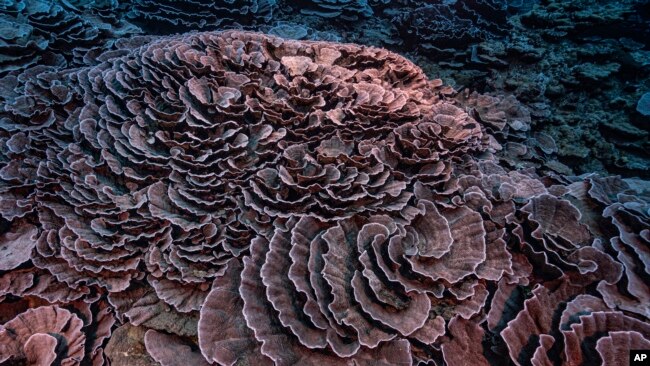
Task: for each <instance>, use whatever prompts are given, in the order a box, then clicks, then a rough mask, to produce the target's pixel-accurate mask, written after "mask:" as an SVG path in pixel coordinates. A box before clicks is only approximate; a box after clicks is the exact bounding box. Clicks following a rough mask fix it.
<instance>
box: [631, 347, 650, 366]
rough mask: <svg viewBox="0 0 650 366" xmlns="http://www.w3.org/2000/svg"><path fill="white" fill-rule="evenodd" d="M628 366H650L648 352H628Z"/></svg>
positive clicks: (649, 352)
mask: <svg viewBox="0 0 650 366" xmlns="http://www.w3.org/2000/svg"><path fill="white" fill-rule="evenodd" d="M630 366H650V350H648V351H643V350H630Z"/></svg>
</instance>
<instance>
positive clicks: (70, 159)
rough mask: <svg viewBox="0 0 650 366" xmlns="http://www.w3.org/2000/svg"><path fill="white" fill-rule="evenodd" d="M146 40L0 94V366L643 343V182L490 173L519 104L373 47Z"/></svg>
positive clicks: (247, 36) (374, 358) (619, 354)
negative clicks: (454, 84) (449, 82)
mask: <svg viewBox="0 0 650 366" xmlns="http://www.w3.org/2000/svg"><path fill="white" fill-rule="evenodd" d="M161 10H162V9H161ZM144 41H145V40H144V39H134V40H132V41H129V42H122V43H119V44H116V45H114V46H113V48H114V49H113V50H112V51H110V52H109V53H107V54H104V55H102V56H100V57H99V58H97V59H95V60H93V61H92V62H91V64H92V65H91V66H86V67H80V68H68V69H65V68H63V69H62V68H59V67H56V66H52V67H47V66H41V67H36V68H31V69H29V70H28V71H27V72H26V73H23V74H19V75H15V74H12V75H10V76H7V77H5V78H4V79H2V82H3V90H5V91H7V93H5V95H4V96H3V100H2V106H3V108H2V110H1V111H0V149H1V152H2V153H1V155H0V157H1V159H2V160H1V169H0V178H1V186H0V215H1V216H2V219H1V220H2V221H1V223H0V226H1V232H2V234H1V235H0V253H2V256H1V257H0V296H1V297H0V299H1V300H2V301H1V302H0V321H1V322H2V324H3V325H2V326H1V327H0V362H4V361H7V362H14V363H17V364H21V363H22V364H30V365H31V364H34V365H48V364H60V365H77V364H83V365H88V364H93V365H102V364H108V362H110V364H112V365H155V364H162V365H188V364H191V365H249V364H254V365H271V364H276V365H411V364H413V365H431V364H447V365H465V364H467V360H470V359H471V360H472V362H473V363H476V364H477V365H478V364H481V365H487V364H488V361H487V360H488V359H489V360H490V362H491V363H493V364H494V363H498V364H508V363H512V364H516V365H524V364H530V363H533V364H553V363H566V364H581V363H585V364H594V363H597V362H604V363H606V364H618V363H619V362H621V360H623V359H625V358H626V357H627V355H628V353H627V350H628V349H630V348H644V347H648V345H649V344H650V323H648V317H650V308H649V307H648V304H649V303H650V289H649V288H648V281H647V279H648V276H649V272H650V271H649V267H650V259H649V257H648V245H650V230H649V221H650V210H649V209H650V205H649V195H650V185H649V184H648V182H645V181H640V180H634V179H621V178H618V177H599V176H595V175H591V176H583V177H563V176H551V177H539V176H537V175H536V174H535V173H534V172H533V171H532V170H520V171H510V170H507V169H505V168H503V167H501V166H500V165H499V163H498V161H499V160H498V159H497V158H496V157H495V155H494V154H495V153H496V152H497V151H501V150H502V149H503V148H504V147H503V146H501V145H500V143H499V142H498V141H503V140H504V138H507V136H509V135H511V134H512V135H516V134H517V133H519V132H518V131H521V130H522V129H523V128H524V127H525V126H523V125H522V123H523V122H522V120H525V116H523V118H522V116H521V115H520V114H519V111H518V110H517V108H516V101H514V102H513V101H512V100H510V99H507V98H502V99H499V98H496V97H485V96H480V95H477V94H472V95H470V94H466V95H456V93H455V92H454V91H453V90H451V89H450V88H448V87H443V86H442V85H441V82H440V81H439V80H428V79H427V78H426V77H425V76H424V74H423V72H422V71H421V70H420V69H419V68H418V67H417V66H415V65H414V64H412V63H411V62H409V61H407V60H406V59H404V58H402V57H400V56H398V55H396V54H394V53H391V52H388V51H386V50H383V49H378V48H370V47H363V46H357V45H351V44H336V43H327V42H307V41H288V40H283V39H280V38H276V37H272V36H265V35H262V34H255V33H244V32H237V31H229V32H223V33H197V34H190V35H185V36H176V37H168V38H158V39H154V40H153V41H151V42H148V43H147V42H144ZM504 136H505V137H504ZM535 141H536V145H535V146H536V148H537V149H539V150H541V151H542V152H546V153H552V152H553V149H554V146H553V143H552V139H551V140H550V142H549V138H547V136H544V135H539V136H537V138H536V139H535ZM510 147H512V146H510Z"/></svg>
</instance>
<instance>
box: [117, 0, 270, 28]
mask: <svg viewBox="0 0 650 366" xmlns="http://www.w3.org/2000/svg"><path fill="white" fill-rule="evenodd" d="M129 5H130V9H129V11H128V13H127V14H126V17H127V18H128V19H130V20H131V21H132V22H133V23H134V24H137V25H138V26H139V27H141V28H142V29H144V30H145V31H146V32H147V33H149V34H173V33H181V32H186V31H189V30H214V29H218V28H219V27H223V26H227V25H234V24H242V25H243V24H246V25H247V24H251V23H253V22H255V21H259V22H260V23H264V22H268V21H270V20H271V17H272V15H273V11H274V9H275V8H276V7H277V4H276V0H237V1H232V0H220V1H204V0H199V1H188V0H183V1H173V0H172V1H151V0H130V1H129Z"/></svg>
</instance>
